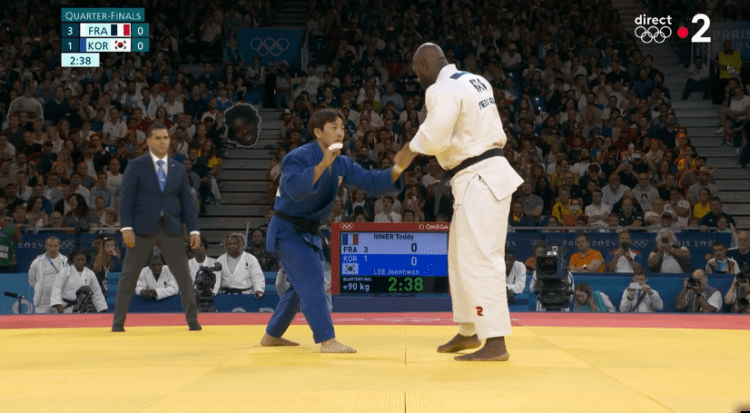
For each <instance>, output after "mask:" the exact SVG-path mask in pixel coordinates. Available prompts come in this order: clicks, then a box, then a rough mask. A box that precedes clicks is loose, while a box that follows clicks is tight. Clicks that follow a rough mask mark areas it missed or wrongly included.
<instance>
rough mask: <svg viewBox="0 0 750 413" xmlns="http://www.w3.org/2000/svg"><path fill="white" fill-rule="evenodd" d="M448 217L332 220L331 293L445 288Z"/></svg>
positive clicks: (433, 291)
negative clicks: (419, 220) (402, 220)
mask: <svg viewBox="0 0 750 413" xmlns="http://www.w3.org/2000/svg"><path fill="white" fill-rule="evenodd" d="M449 228H450V224H449V223H445V222H422V223H371V222H363V223H359V222H343V223H331V292H332V293H333V294H445V293H447V292H448V231H449Z"/></svg>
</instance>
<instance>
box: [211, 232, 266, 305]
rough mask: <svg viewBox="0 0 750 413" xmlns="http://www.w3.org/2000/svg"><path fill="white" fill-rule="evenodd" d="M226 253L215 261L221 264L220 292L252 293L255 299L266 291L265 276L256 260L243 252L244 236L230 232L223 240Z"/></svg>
mask: <svg viewBox="0 0 750 413" xmlns="http://www.w3.org/2000/svg"><path fill="white" fill-rule="evenodd" d="M224 247H225V248H226V251H227V252H226V253H225V254H223V255H222V256H220V257H219V258H218V259H217V260H216V262H218V263H219V264H221V292H223V293H228V294H253V295H254V296H255V298H256V299H259V298H261V297H263V293H264V292H265V291H266V278H265V276H264V275H263V270H262V269H261V268H260V264H259V263H258V260H257V259H256V258H255V257H254V256H252V255H251V254H249V253H247V252H244V251H243V250H244V249H245V236H244V235H242V234H240V233H237V232H235V233H233V234H230V235H229V236H228V237H227V238H226V240H225V241H224Z"/></svg>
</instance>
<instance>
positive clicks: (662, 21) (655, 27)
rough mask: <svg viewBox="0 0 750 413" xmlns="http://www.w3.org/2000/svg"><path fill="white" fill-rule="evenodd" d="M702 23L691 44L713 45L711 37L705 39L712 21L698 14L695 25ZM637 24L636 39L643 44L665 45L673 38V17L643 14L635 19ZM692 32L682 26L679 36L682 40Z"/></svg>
mask: <svg viewBox="0 0 750 413" xmlns="http://www.w3.org/2000/svg"><path fill="white" fill-rule="evenodd" d="M699 21H700V22H702V23H703V25H702V26H701V27H700V29H698V31H697V32H696V33H695V34H694V35H693V37H692V39H690V42H691V43H711V38H710V37H705V36H703V34H705V33H706V32H707V31H708V28H709V26H711V19H709V18H708V16H706V15H705V14H702V13H700V14H696V15H695V16H693V20H692V22H693V23H698V22H699ZM635 24H636V25H637V26H636V27H635V30H634V34H635V37H637V38H639V39H641V41H642V42H643V43H647V44H648V43H651V42H654V43H659V44H661V43H664V42H665V41H666V40H667V39H669V38H670V37H672V27H671V26H672V16H667V17H648V16H646V15H645V14H642V15H640V16H638V17H636V18H635ZM689 34H690V31H689V30H688V29H687V27H685V26H682V27H680V28H679V29H677V36H678V37H679V38H680V39H684V38H686V37H688V35H689Z"/></svg>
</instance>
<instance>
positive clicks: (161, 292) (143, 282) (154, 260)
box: [135, 250, 192, 300]
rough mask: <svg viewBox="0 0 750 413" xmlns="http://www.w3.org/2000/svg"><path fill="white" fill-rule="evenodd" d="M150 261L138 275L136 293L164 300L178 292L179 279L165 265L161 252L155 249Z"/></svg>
mask: <svg viewBox="0 0 750 413" xmlns="http://www.w3.org/2000/svg"><path fill="white" fill-rule="evenodd" d="M148 262H149V265H148V267H145V268H144V269H142V270H141V275H140V276H139V277H138V285H136V287H135V293H136V294H138V295H140V296H141V297H143V298H153V299H155V300H163V299H165V298H167V297H171V296H173V295H175V294H177V291H178V288H177V280H175V278H174V276H173V275H172V273H171V272H170V271H169V267H167V266H166V265H164V258H163V257H162V256H161V253H160V252H158V250H154V252H153V253H152V254H151V258H150V259H149V260H148ZM191 289H192V288H191Z"/></svg>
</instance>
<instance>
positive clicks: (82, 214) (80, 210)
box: [68, 194, 89, 219]
mask: <svg viewBox="0 0 750 413" xmlns="http://www.w3.org/2000/svg"><path fill="white" fill-rule="evenodd" d="M72 196H74V197H75V198H76V201H77V203H78V205H76V209H74V210H72V211H70V212H68V214H70V215H71V216H73V217H74V218H76V219H81V218H84V219H86V218H88V216H89V207H88V205H87V204H86V198H84V197H83V195H81V194H73V195H72Z"/></svg>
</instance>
